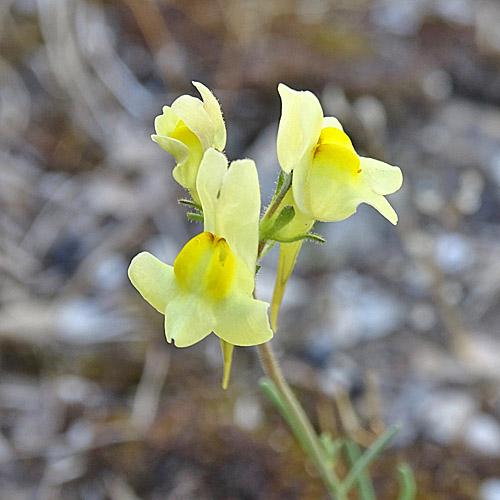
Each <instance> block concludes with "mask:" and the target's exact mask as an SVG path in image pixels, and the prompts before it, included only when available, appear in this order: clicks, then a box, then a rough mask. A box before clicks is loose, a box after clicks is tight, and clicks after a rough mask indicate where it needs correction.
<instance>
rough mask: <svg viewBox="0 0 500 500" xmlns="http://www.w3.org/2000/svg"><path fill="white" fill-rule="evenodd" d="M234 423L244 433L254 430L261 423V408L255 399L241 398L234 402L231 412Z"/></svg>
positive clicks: (249, 397)
mask: <svg viewBox="0 0 500 500" xmlns="http://www.w3.org/2000/svg"><path fill="white" fill-rule="evenodd" d="M233 418H234V423H235V424H236V425H237V426H238V427H240V428H241V429H244V430H246V431H253V430H255V429H256V428H257V427H258V426H259V425H260V424H261V422H262V418H263V416H262V408H261V406H260V403H259V401H258V399H257V398H255V397H253V396H243V397H240V398H238V399H237V400H236V404H235V405H234V411H233Z"/></svg>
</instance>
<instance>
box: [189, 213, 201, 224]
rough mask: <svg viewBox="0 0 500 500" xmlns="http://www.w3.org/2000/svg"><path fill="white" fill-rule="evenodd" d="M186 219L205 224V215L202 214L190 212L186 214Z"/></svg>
mask: <svg viewBox="0 0 500 500" xmlns="http://www.w3.org/2000/svg"><path fill="white" fill-rule="evenodd" d="M186 217H187V218H188V219H189V220H192V221H195V222H203V220H204V218H203V215H201V214H195V213H194V212H188V213H187V214H186Z"/></svg>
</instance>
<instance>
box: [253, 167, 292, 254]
mask: <svg viewBox="0 0 500 500" xmlns="http://www.w3.org/2000/svg"><path fill="white" fill-rule="evenodd" d="M291 186H292V174H288V175H285V179H284V181H283V184H282V185H281V188H280V190H279V192H278V193H277V194H276V196H275V197H274V198H273V201H272V202H271V204H270V205H269V206H268V207H267V210H266V212H265V213H264V215H263V216H262V219H261V220H260V228H261V231H260V232H261V234H262V229H263V228H264V227H265V225H266V224H268V221H269V219H271V217H272V216H273V215H274V213H275V212H276V210H278V207H279V206H280V204H281V202H282V201H283V198H284V197H285V195H286V193H288V190H289V189H290V188H291ZM264 233H265V231H264ZM266 243H267V238H263V237H261V238H260V240H259V248H258V252H257V261H258V260H259V259H260V258H261V257H262V256H263V254H262V251H263V250H264V247H265V246H266Z"/></svg>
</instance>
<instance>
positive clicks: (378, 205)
mask: <svg viewBox="0 0 500 500" xmlns="http://www.w3.org/2000/svg"><path fill="white" fill-rule="evenodd" d="M363 201H364V203H367V204H368V205H371V206H372V207H373V208H375V209H376V210H378V211H379V212H380V213H381V214H382V215H383V216H384V217H385V218H386V219H387V220H388V221H389V222H391V223H392V224H394V225H396V224H397V223H398V214H397V213H396V212H395V210H394V208H392V206H391V204H390V203H389V202H388V201H387V200H386V199H385V198H384V197H383V196H382V195H381V194H378V193H375V192H373V194H372V195H371V196H367V197H366V199H365V200H363Z"/></svg>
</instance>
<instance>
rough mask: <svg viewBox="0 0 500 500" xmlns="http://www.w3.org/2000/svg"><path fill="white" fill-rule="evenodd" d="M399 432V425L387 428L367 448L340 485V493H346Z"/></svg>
mask: <svg viewBox="0 0 500 500" xmlns="http://www.w3.org/2000/svg"><path fill="white" fill-rule="evenodd" d="M398 432H399V425H393V426H392V427H389V429H387V431H386V432H385V433H384V434H382V436H381V437H380V438H379V439H378V440H377V441H375V443H373V444H372V445H371V446H370V448H368V449H367V450H366V451H365V452H364V453H363V455H362V456H361V458H360V459H359V460H357V461H356V463H355V464H354V465H353V467H352V469H351V470H350V471H349V472H348V474H347V476H346V477H345V479H344V481H343V483H342V491H343V492H344V493H346V494H347V493H348V492H349V491H350V490H351V488H352V487H353V486H354V484H355V483H356V481H357V479H358V476H359V475H360V474H361V473H362V472H363V471H364V470H365V469H366V467H368V466H369V465H370V464H371V463H372V462H373V460H374V459H375V458H376V457H377V456H378V455H379V454H380V453H381V452H382V451H383V449H384V448H385V447H386V446H387V445H388V444H389V443H390V442H391V441H392V440H393V439H394V436H395V435H396V434H397V433H398Z"/></svg>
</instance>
